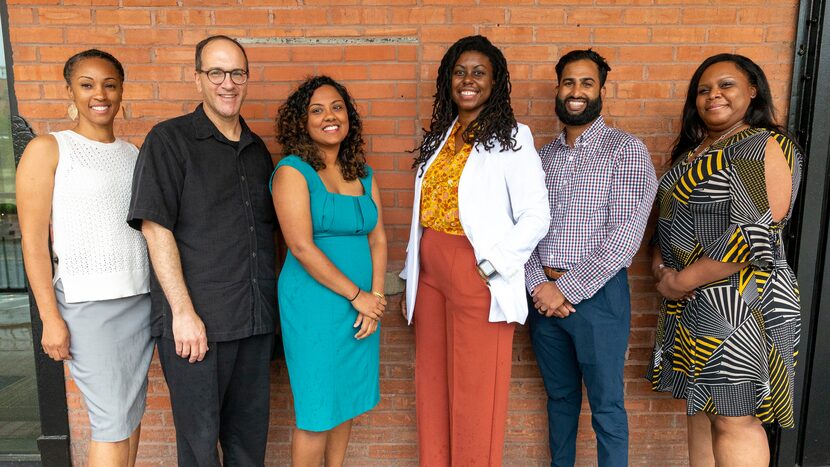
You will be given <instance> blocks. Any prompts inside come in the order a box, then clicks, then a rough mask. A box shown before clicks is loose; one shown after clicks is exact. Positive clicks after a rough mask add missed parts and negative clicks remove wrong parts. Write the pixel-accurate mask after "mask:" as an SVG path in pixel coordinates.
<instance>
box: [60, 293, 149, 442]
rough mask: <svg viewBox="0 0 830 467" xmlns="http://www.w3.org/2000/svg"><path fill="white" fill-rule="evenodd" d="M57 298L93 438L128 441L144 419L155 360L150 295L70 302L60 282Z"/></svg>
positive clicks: (73, 367) (72, 371) (72, 364)
mask: <svg viewBox="0 0 830 467" xmlns="http://www.w3.org/2000/svg"><path fill="white" fill-rule="evenodd" d="M55 296H56V297H57V300H58V309H59V310H60V312H61V315H62V316H63V319H64V321H66V325H67V327H68V328H69V353H70V354H72V359H71V360H68V361H67V365H68V366H69V372H70V373H71V374H72V378H73V379H74V380H75V384H77V385H78V388H79V389H80V390H81V394H82V395H83V398H84V401H85V402H86V406H87V409H88V411H89V422H90V427H91V429H92V430H91V431H92V439H93V440H94V441H103V442H114V441H121V440H123V439H127V438H129V437H130V434H131V433H132V432H133V431H134V430H135V429H136V427H138V424H139V423H141V417H142V416H143V415H144V407H145V404H146V396H147V370H148V368H149V367H150V360H151V359H152V358H153V341H152V339H151V338H150V295H149V294H141V295H134V296H132V297H124V298H118V299H114V300H101V301H94V302H81V303H66V297H65V296H64V294H63V284H62V283H61V281H60V280H58V282H57V284H55Z"/></svg>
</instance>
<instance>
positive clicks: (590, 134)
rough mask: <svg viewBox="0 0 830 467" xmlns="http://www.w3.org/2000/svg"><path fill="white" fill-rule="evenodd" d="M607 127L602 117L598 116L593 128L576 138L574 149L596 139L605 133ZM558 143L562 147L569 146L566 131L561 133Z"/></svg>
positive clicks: (592, 125) (592, 124) (590, 127)
mask: <svg viewBox="0 0 830 467" xmlns="http://www.w3.org/2000/svg"><path fill="white" fill-rule="evenodd" d="M605 128H606V125H605V120H604V119H603V118H602V115H600V116H598V117H597V118H596V120H594V122H593V123H591V126H589V127H588V128H587V129H585V131H583V132H582V134H581V135H579V136H577V137H576V141H574V147H577V146H581V145H582V144H584V143H586V142H588V141H591V140H592V139H594V138H595V137H597V136H599V135H601V134H602V132H603V131H605ZM556 140H557V142H558V143H559V144H560V145H562V146H566V147H567V146H568V145H567V143H566V139H565V130H562V133H559V138H557V139H556Z"/></svg>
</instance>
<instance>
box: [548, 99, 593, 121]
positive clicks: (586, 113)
mask: <svg viewBox="0 0 830 467" xmlns="http://www.w3.org/2000/svg"><path fill="white" fill-rule="evenodd" d="M571 99H573V98H571V97H569V98H568V99H566V100H571ZM586 100H587V101H588V103H587V105H586V106H585V108H584V109H583V110H582V112H581V113H578V114H572V113H570V112H568V109H567V108H566V107H565V101H564V100H562V99H560V98H559V97H557V98H556V116H557V117H559V120H560V121H561V122H562V123H564V124H565V125H570V126H582V125H585V124H588V123H591V122H592V121H594V120H595V119H596V118H597V117H599V114H600V112H602V96H597V98H596V99H593V100H591V99H586Z"/></svg>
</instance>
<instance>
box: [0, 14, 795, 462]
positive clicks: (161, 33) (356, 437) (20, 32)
mask: <svg viewBox="0 0 830 467" xmlns="http://www.w3.org/2000/svg"><path fill="white" fill-rule="evenodd" d="M6 3H7V5H8V11H9V17H10V25H11V28H10V29H11V30H10V32H11V46H12V51H13V54H14V55H13V59H14V70H13V73H14V79H15V93H16V97H17V99H18V103H19V110H20V114H21V115H22V116H24V117H25V118H27V119H28V120H29V121H30V122H31V123H32V124H33V126H34V128H35V129H36V131H37V132H38V133H42V132H46V131H53V130H59V129H64V128H67V127H68V126H70V122H69V121H68V119H67V118H66V116H65V115H66V104H67V100H66V91H65V86H64V84H63V83H62V81H61V67H62V64H63V61H64V60H65V59H66V58H67V57H68V56H69V55H71V54H72V53H74V52H77V51H79V50H82V49H85V48H88V47H92V46H94V47H99V48H103V49H105V50H108V51H110V52H112V53H113V54H115V55H116V56H117V57H119V58H120V59H121V60H122V61H123V62H124V64H125V65H126V72H127V85H126V93H125V94H126V95H125V100H124V108H125V118H123V119H122V118H120V117H119V119H118V120H117V127H118V128H117V131H118V134H119V135H122V136H125V137H128V138H129V139H130V140H132V141H133V142H135V143H136V144H140V143H141V141H142V139H143V137H144V135H145V134H146V132H147V131H148V130H149V129H150V127H152V125H153V124H155V123H156V122H158V121H159V120H161V119H165V118H168V117H172V116H175V115H178V114H181V113H184V112H187V111H190V110H191V109H192V108H193V107H194V105H195V103H196V102H197V100H198V95H197V94H196V91H195V87H194V85H193V84H192V68H193V64H192V60H193V57H192V55H193V46H194V45H195V43H196V42H198V41H199V40H200V39H202V38H203V37H205V36H207V35H209V34H216V33H223V34H228V35H230V36H234V37H239V38H256V39H258V40H262V41H264V42H267V41H269V40H276V41H278V42H279V41H282V42H292V41H293V43H277V44H274V43H271V44H268V43H262V44H248V45H246V48H247V50H248V54H249V57H250V60H251V84H250V87H249V94H248V101H247V103H246V105H245V106H244V108H243V115H244V116H245V118H246V119H247V120H248V122H249V123H251V126H252V127H253V128H254V129H255V131H257V132H258V133H259V134H260V135H261V136H263V138H264V139H265V140H266V141H267V142H268V144H269V146H270V147H271V148H272V150H274V149H275V145H274V142H273V138H272V137H273V134H274V131H273V125H272V120H273V117H274V115H275V113H276V109H277V107H278V106H279V104H280V102H281V100H282V99H284V98H285V97H286V95H287V94H288V93H289V92H290V90H291V89H292V87H294V86H295V85H296V84H297V82H298V80H300V79H301V78H302V77H304V76H306V75H310V74H315V73H327V74H330V75H332V76H333V77H334V78H336V79H338V80H341V81H342V82H344V83H345V84H346V85H347V86H348V87H349V89H350V91H351V92H352V93H353V95H354V96H355V98H356V99H357V101H358V104H359V107H360V111H361V113H362V115H363V116H364V119H365V122H366V125H365V128H366V136H367V138H366V140H367V144H368V152H369V154H370V156H369V161H370V163H371V165H372V166H373V167H374V168H375V169H376V171H377V172H376V173H377V177H378V181H379V183H380V185H381V187H382V188H383V204H384V215H385V218H386V221H387V232H388V234H389V239H390V260H391V261H392V262H393V263H394V264H393V265H392V266H396V265H397V266H399V265H400V260H401V259H402V258H403V248H404V246H405V240H406V232H407V231H408V225H407V224H408V221H409V212H410V206H411V188H410V187H411V186H412V179H413V176H412V172H411V171H410V170H409V166H410V162H411V155H409V154H408V153H406V152H405V150H407V149H411V148H412V147H413V146H414V145H415V144H416V141H417V135H418V134H419V131H420V128H421V126H424V125H426V124H427V123H428V119H429V116H430V111H431V102H432V98H431V96H432V94H433V93H434V85H435V84H434V79H435V73H436V69H437V67H438V61H439V60H440V58H441V56H442V54H443V53H444V51H445V50H446V48H447V46H448V45H449V44H451V43H452V42H453V41H455V40H456V39H458V38H459V37H461V36H465V35H469V34H474V33H480V34H484V35H486V36H488V37H489V38H490V39H491V40H492V41H493V42H494V43H495V44H496V45H498V46H499V47H501V48H502V50H503V51H504V52H505V55H506V56H507V59H508V63H509V64H510V72H511V76H512V80H513V105H514V108H515V111H516V115H517V117H518V119H519V120H520V121H522V122H524V123H527V124H529V125H530V127H531V128H532V130H533V133H534V135H535V137H536V144H537V146H539V147H541V146H542V145H543V144H545V143H547V142H549V141H550V140H551V139H553V137H554V136H555V134H556V133H557V132H558V129H559V126H558V122H557V120H556V118H555V117H554V116H553V100H552V97H553V89H554V85H555V75H554V64H555V63H556V60H557V59H558V57H559V56H560V55H561V54H563V53H564V52H566V51H568V50H570V49H574V48H582V47H586V46H591V47H594V48H595V49H596V50H598V51H599V52H600V53H602V54H603V55H604V56H606V57H607V58H608V60H609V62H610V64H611V66H612V67H613V71H612V72H611V74H610V75H609V81H608V84H607V87H608V94H607V98H606V100H605V102H606V106H605V111H604V114H605V115H606V117H607V118H608V120H609V121H610V122H611V123H612V124H613V125H616V126H619V127H620V128H622V129H625V130H627V131H629V132H631V133H633V134H635V135H637V136H638V137H640V138H642V139H643V140H644V141H645V142H646V144H647V145H648V147H649V149H650V150H651V152H652V155H653V159H654V162H655V166H657V167H658V170H661V169H662V166H663V164H664V161H665V160H666V158H667V152H668V149H669V146H670V143H671V141H672V139H673V138H674V135H675V134H676V131H677V129H678V116H679V113H680V108H681V103H682V100H683V97H684V95H685V91H686V89H685V88H686V83H687V82H688V79H689V78H690V76H691V73H692V71H693V70H694V68H695V67H696V66H697V64H699V63H700V61H701V60H702V59H703V58H705V57H707V56H709V55H711V54H714V53H719V52H724V51H726V52H737V53H742V54H745V55H748V56H749V57H751V58H753V59H754V60H756V61H757V62H758V63H760V64H761V65H762V67H763V68H764V70H765V71H766V72H767V74H768V76H769V78H770V80H771V82H772V87H773V95H774V96H776V101H775V102H776V105H777V108H778V112H779V115H785V113H786V110H787V99H786V98H787V96H788V93H789V92H788V91H789V86H790V74H791V67H792V56H793V50H794V36H795V18H796V15H797V5H798V2H797V1H796V0H722V1H720V2H718V4H717V5H711V4H710V2H709V1H708V0H687V1H683V0H510V1H499V0H304V1H297V0H203V1H195V0H8V1H7V2H6ZM388 38H391V39H390V40H385V39H388ZM316 39H320V40H321V41H322V42H323V43H322V44H316V43H314V42H315V40H316ZM330 39H338V40H339V39H354V40H358V41H360V40H365V39H377V40H378V43H377V44H374V45H372V44H342V43H338V42H339V41H337V40H330ZM331 42H334V43H331ZM630 282H631V287H632V291H633V295H632V305H633V313H632V331H631V346H630V353H629V357H628V362H627V366H626V405H627V407H628V409H629V420H630V425H631V462H632V464H640V465H645V464H649V465H670V464H683V463H685V457H686V455H685V421H684V415H683V405H682V404H678V403H676V402H675V401H673V400H671V399H670V398H667V397H665V396H663V395H655V394H653V393H651V392H650V390H649V386H648V384H647V383H646V382H645V380H643V379H642V377H641V376H642V375H643V373H644V371H645V368H646V363H647V361H648V358H649V356H650V346H651V343H652V342H653V327H654V323H655V309H656V307H657V297H656V294H655V293H654V290H653V287H652V283H651V280H650V278H649V274H648V268H647V263H646V260H645V257H644V256H643V255H642V254H641V255H640V256H638V258H637V260H636V262H635V264H634V265H633V267H632V269H631V272H630ZM391 306H392V307H395V306H396V299H393V300H392V302H391ZM381 339H382V347H381V378H382V379H381V391H382V396H383V397H382V402H381V404H380V406H379V407H378V408H376V409H375V410H374V411H372V412H371V413H369V414H368V415H366V416H363V417H360V418H359V419H358V420H357V422H356V426H355V429H354V432H353V436H352V443H351V446H350V454H349V462H348V463H349V465H361V466H363V465H396V466H397V465H415V464H416V452H417V451H416V445H415V443H416V434H415V426H414V424H415V414H414V409H413V407H414V394H413V382H412V375H413V357H414V350H413V346H412V334H411V332H410V330H409V329H407V328H406V327H405V326H404V325H403V323H402V320H401V318H400V316H398V315H397V314H396V313H390V314H389V315H388V317H387V318H385V320H384V328H383V331H382V335H381ZM513 358H514V366H513V383H512V392H511V400H510V414H509V420H508V436H507V444H506V458H505V464H506V465H544V464H546V462H547V446H546V429H547V428H546V427H547V424H546V419H545V411H544V401H545V395H544V390H543V388H542V384H541V381H540V379H539V376H538V371H537V369H536V365H535V362H534V359H533V354H532V352H531V349H530V346H529V341H528V338H527V333H526V330H525V329H520V330H519V331H517V336H516V343H515V352H514V357H513ZM271 389H272V413H271V433H270V442H269V446H268V453H269V463H270V464H273V465H287V458H288V449H289V439H290V431H291V426H292V411H291V401H290V396H289V386H288V381H287V375H286V371H285V368H284V364H283V363H278V364H277V367H276V369H275V370H274V378H273V384H272V388H271ZM166 395H167V391H166V387H165V385H164V381H163V378H162V376H161V371H160V369H159V367H158V365H157V364H156V363H154V365H153V367H152V368H151V373H150V393H149V396H148V399H149V401H148V402H149V404H148V410H147V413H146V415H145V418H144V425H143V431H142V444H141V448H140V450H139V458H140V464H141V465H145V466H149V465H171V466H172V465H175V445H174V431H173V425H172V418H171V415H170V411H169V407H170V406H169V401H168V399H167V396H166ZM67 397H68V399H69V405H70V424H71V427H72V451H73V458H74V461H75V462H76V464H78V465H82V463H83V461H84V459H85V451H84V449H85V445H86V442H87V440H88V436H89V433H88V426H87V422H86V419H85V413H84V411H83V406H82V402H81V400H80V396H79V394H78V391H77V388H76V387H75V385H74V384H73V383H72V381H71V380H70V381H68V382H67ZM585 409H586V410H585V413H584V415H583V418H582V422H583V423H582V425H581V426H582V429H581V432H580V435H579V441H578V442H579V447H578V452H579V463H580V465H591V464H593V463H595V462H596V461H595V454H594V446H595V441H594V439H593V435H592V433H591V429H590V415H589V413H588V410H587V406H586V408H585Z"/></svg>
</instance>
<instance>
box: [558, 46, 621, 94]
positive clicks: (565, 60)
mask: <svg viewBox="0 0 830 467" xmlns="http://www.w3.org/2000/svg"><path fill="white" fill-rule="evenodd" d="M578 60H590V61H592V62H594V63H595V64H596V65H597V69H598V70H599V85H600V87H602V86H605V78H607V77H608V72H609V71H611V67H610V66H608V62H606V61H605V58H603V56H602V55H600V54H598V53H596V52H594V51H593V50H591V49H588V50H571V51H570V52H568V53H566V54H565V55H563V56H562V58H560V59H559V63H557V64H556V79H557V80H561V79H562V73H563V72H564V71H565V67H566V66H567V65H568V64H569V63H571V62H576V61H578Z"/></svg>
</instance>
